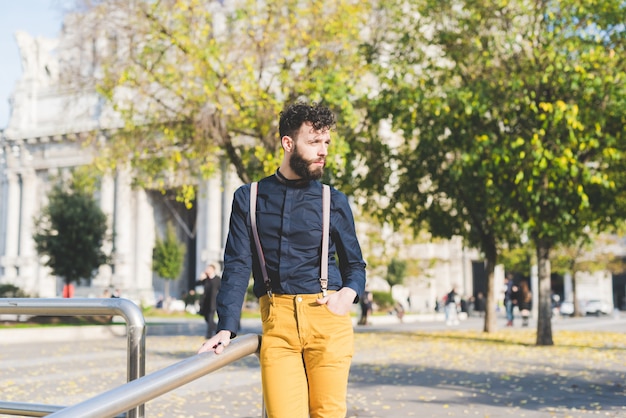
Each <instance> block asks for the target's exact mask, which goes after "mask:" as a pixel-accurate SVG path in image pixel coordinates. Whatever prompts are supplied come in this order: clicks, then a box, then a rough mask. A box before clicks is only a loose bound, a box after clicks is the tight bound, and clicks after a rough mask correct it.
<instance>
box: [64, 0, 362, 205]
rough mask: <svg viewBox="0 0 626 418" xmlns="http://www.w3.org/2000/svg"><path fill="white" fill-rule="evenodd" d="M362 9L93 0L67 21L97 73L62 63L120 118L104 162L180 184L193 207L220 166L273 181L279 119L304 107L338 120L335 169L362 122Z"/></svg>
mask: <svg viewBox="0 0 626 418" xmlns="http://www.w3.org/2000/svg"><path fill="white" fill-rule="evenodd" d="M368 9H369V5H368V2H354V1H348V0H340V1H336V0H333V1H330V0H307V1H277V0H269V1H265V2H257V1H255V0H242V1H236V2H216V1H209V0H177V1H174V0H163V1H158V2H151V1H133V2H128V1H126V0H110V1H105V2H104V1H103V2H96V3H95V6H92V7H91V8H88V10H89V11H88V13H78V14H77V15H76V16H74V18H75V19H81V21H82V23H81V25H78V28H76V30H77V33H75V34H74V36H75V38H76V39H77V40H78V41H79V43H80V45H79V46H78V48H79V49H82V50H83V51H85V54H84V55H85V56H91V55H93V56H94V57H93V59H94V61H95V63H94V64H92V65H91V66H90V67H89V68H92V67H93V68H94V70H93V71H86V70H85V68H86V65H85V64H86V63H84V62H81V61H80V60H79V59H77V60H74V61H71V60H68V64H71V63H72V62H74V63H75V64H76V66H75V68H73V69H71V70H69V71H67V74H68V76H69V79H70V80H69V82H70V83H71V84H73V85H77V83H78V81H77V80H80V81H81V83H80V84H81V85H83V86H94V85H95V86H96V89H97V92H98V93H99V94H100V95H102V97H104V98H105V99H106V101H107V102H108V103H109V104H110V105H111V106H112V108H113V110H114V111H115V113H116V115H118V116H119V118H121V120H120V123H112V126H111V127H112V128H115V129H111V130H109V131H107V135H108V136H109V138H108V140H107V141H106V143H105V144H104V145H105V148H104V150H103V151H102V153H101V157H102V159H101V160H100V162H99V163H100V165H101V166H102V167H114V166H115V165H117V164H120V163H126V162H128V161H130V163H131V165H132V167H133V169H134V174H135V176H136V180H137V182H138V184H140V185H141V186H149V187H152V188H161V189H167V188H173V187H181V188H180V190H181V191H182V193H181V198H182V199H184V200H185V201H186V202H190V201H191V200H192V199H193V196H194V191H195V189H194V187H193V186H194V185H195V182H196V181H197V179H198V177H199V176H204V177H206V176H209V175H211V174H212V173H214V172H215V171H216V168H218V167H219V162H220V159H221V158H224V157H225V158H226V159H227V161H228V162H229V163H230V164H231V166H232V167H233V168H234V169H235V170H236V172H237V174H238V176H239V178H240V179H241V180H242V181H244V182H249V181H250V180H251V179H253V178H257V177H259V176H260V175H263V174H268V173H273V172H274V171H275V169H276V168H277V167H278V164H279V162H280V158H279V155H280V151H281V149H280V146H279V145H280V141H279V138H278V127H277V116H278V112H279V111H280V109H281V108H282V106H283V104H284V103H285V102H291V101H294V100H296V99H307V100H312V101H321V102H324V103H325V104H326V105H328V106H329V107H331V108H332V109H333V110H334V111H335V112H336V113H337V115H338V119H339V123H338V125H339V126H341V129H340V130H338V132H337V135H336V136H335V137H334V138H333V146H334V148H335V150H334V152H333V155H334V156H335V157H334V158H333V159H329V161H328V164H329V166H330V167H333V169H334V170H338V171H339V170H341V168H343V164H342V162H343V155H344V154H345V151H346V149H347V148H348V143H347V142H346V141H345V140H344V138H345V135H344V133H343V129H345V130H346V131H350V130H351V129H353V128H354V127H355V125H356V123H357V117H356V115H355V112H354V109H353V104H352V102H351V99H352V98H353V97H355V96H357V90H358V88H359V85H362V84H363V83H362V79H361V76H362V75H363V74H364V71H365V70H364V68H365V67H364V65H363V63H362V61H361V58H360V56H359V55H358V53H357V52H358V48H359V45H360V43H361V42H360V37H361V35H362V33H363V29H364V28H365V27H366V22H365V19H366V18H367V17H368V16H369V15H368ZM72 27H73V26H72V25H68V28H72ZM68 38H69V36H68ZM89 40H91V41H92V42H89Z"/></svg>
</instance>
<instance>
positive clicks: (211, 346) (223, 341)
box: [198, 331, 230, 354]
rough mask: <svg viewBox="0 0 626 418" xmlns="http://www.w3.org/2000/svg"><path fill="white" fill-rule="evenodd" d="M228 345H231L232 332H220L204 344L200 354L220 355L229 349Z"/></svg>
mask: <svg viewBox="0 0 626 418" xmlns="http://www.w3.org/2000/svg"><path fill="white" fill-rule="evenodd" d="M228 344H230V331H220V332H218V333H217V334H215V335H214V336H213V337H211V338H209V339H208V340H206V341H205V342H204V344H202V346H201V347H200V349H199V350H198V354H200V353H206V352H207V351H213V352H214V353H215V354H220V353H221V352H222V351H224V349H225V348H226V347H228Z"/></svg>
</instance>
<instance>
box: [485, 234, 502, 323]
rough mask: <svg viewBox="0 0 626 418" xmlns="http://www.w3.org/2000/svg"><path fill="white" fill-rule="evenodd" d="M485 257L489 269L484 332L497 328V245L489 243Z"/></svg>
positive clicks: (486, 266)
mask: <svg viewBox="0 0 626 418" xmlns="http://www.w3.org/2000/svg"><path fill="white" fill-rule="evenodd" d="M486 247H487V250H486V251H485V258H486V260H487V262H486V265H485V269H486V270H487V297H486V303H485V324H484V327H483V331H484V332H494V331H495V330H496V304H497V300H496V292H495V282H496V280H495V273H494V272H495V268H496V262H497V259H498V253H497V250H496V247H495V245H487V246H486Z"/></svg>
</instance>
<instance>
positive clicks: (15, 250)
mask: <svg viewBox="0 0 626 418" xmlns="http://www.w3.org/2000/svg"><path fill="white" fill-rule="evenodd" d="M62 37H63V34H61V40H50V39H43V38H33V37H31V36H30V35H29V34H27V33H23V32H20V33H17V34H16V39H17V42H18V46H19V49H20V54H21V56H22V66H23V75H22V77H21V79H20V80H19V81H18V82H17V84H16V86H15V89H14V92H13V94H12V97H11V108H12V113H11V115H10V119H9V123H8V126H7V128H6V129H5V130H4V131H1V132H0V284H13V285H15V286H17V287H19V288H20V289H22V290H24V291H25V292H26V293H28V294H29V295H32V296H38V297H58V296H60V295H61V290H62V287H63V281H62V278H58V277H54V276H53V275H52V274H51V272H50V269H49V268H46V267H45V266H44V260H42V259H41V258H40V257H39V256H38V254H37V252H36V250H35V243H34V241H33V238H32V237H33V233H34V224H35V218H36V217H37V216H39V214H40V213H41V210H42V208H44V207H45V206H46V204H47V193H48V191H49V190H50V189H51V186H52V184H53V180H54V179H55V178H58V177H59V176H60V177H63V176H65V175H67V174H68V173H69V171H70V170H71V169H73V168H75V167H79V166H82V165H86V164H89V163H90V162H91V161H92V159H93V156H94V152H95V151H94V149H92V148H89V147H86V146H85V145H84V141H82V139H83V138H85V137H86V135H88V134H89V135H93V134H94V133H98V135H99V136H100V138H98V140H101V141H106V135H107V131H108V130H110V129H112V128H114V125H115V118H114V117H113V116H112V112H110V110H108V109H107V107H106V106H105V104H104V103H103V101H102V99H100V98H99V97H98V95H97V94H96V93H95V92H89V91H81V92H80V93H78V94H77V93H75V92H70V91H64V90H63V89H62V88H61V87H60V83H59V73H58V68H59V60H61V59H62V57H63V53H64V52H63V50H62V45H63V43H62ZM224 167H225V166H224ZM131 180H132V179H131V176H130V174H129V173H128V172H125V171H124V170H118V171H117V172H115V173H113V174H110V175H107V176H104V177H103V178H102V179H101V181H100V184H99V188H98V191H97V193H96V196H95V198H96V200H97V201H98V202H99V205H100V208H101V209H102V210H103V212H104V213H105V214H106V215H107V218H108V222H109V231H108V235H109V236H111V237H112V241H111V243H110V244H108V246H109V247H110V248H105V250H106V251H107V252H109V251H113V254H114V258H113V261H112V263H111V264H110V265H107V266H102V267H101V268H100V269H99V271H98V272H97V274H95V276H94V277H93V278H91V279H87V280H84V281H81V283H80V284H78V285H77V286H76V293H75V295H76V296H100V295H101V294H103V292H104V290H105V289H109V290H113V289H119V290H120V291H121V293H122V295H123V296H125V297H128V298H130V299H132V300H135V301H137V302H139V303H142V304H151V303H153V302H154V300H155V298H156V297H157V295H158V294H159V293H162V292H163V288H164V282H163V280H162V279H160V278H158V277H157V276H156V275H155V274H154V273H153V272H152V249H153V246H154V241H155V238H156V237H157V234H162V233H163V232H164V230H165V227H166V225H167V223H168V222H172V223H173V224H174V225H175V226H176V229H177V231H178V235H179V239H180V240H181V241H183V242H185V243H186V244H187V248H188V250H187V254H186V263H185V270H184V272H183V274H182V278H181V279H179V280H177V281H176V283H175V284H174V285H173V286H170V289H172V291H171V295H172V296H174V297H178V296H179V294H180V293H182V292H184V291H186V290H188V289H190V288H192V287H193V286H194V281H195V278H197V277H199V275H200V272H202V271H203V270H204V267H205V265H206V264H207V263H211V262H217V263H218V264H219V260H220V259H221V256H222V252H223V246H224V243H225V239H226V231H227V221H228V212H229V210H230V203H231V202H230V200H229V199H230V196H232V193H233V191H234V190H235V188H236V187H238V186H239V184H240V183H239V181H238V180H237V178H236V176H235V175H234V174H232V173H230V172H228V170H226V169H225V170H224V171H222V172H220V173H218V175H216V176H215V177H214V178H212V179H209V180H208V181H203V182H201V183H200V186H199V192H198V199H197V201H196V205H195V206H194V208H193V209H192V210H188V209H186V208H185V207H184V206H182V205H180V204H178V203H177V202H176V201H175V200H174V199H171V198H169V197H168V196H167V195H163V194H162V193H159V192H153V191H150V190H144V189H139V188H135V187H133V186H132V183H131ZM77 251H80V249H77Z"/></svg>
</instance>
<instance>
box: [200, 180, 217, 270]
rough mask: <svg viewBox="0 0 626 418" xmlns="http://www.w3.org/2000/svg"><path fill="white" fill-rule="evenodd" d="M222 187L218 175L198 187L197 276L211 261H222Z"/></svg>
mask: <svg viewBox="0 0 626 418" xmlns="http://www.w3.org/2000/svg"><path fill="white" fill-rule="evenodd" d="M222 194H223V192H222V187H221V184H220V178H219V177H218V176H214V177H211V178H210V179H208V180H206V181H204V182H202V183H201V186H200V187H199V188H198V199H197V201H196V204H197V205H198V212H197V225H198V230H197V235H196V237H197V238H196V254H198V257H197V258H196V277H200V274H201V273H202V272H203V271H204V269H205V267H206V265H207V264H209V263H216V264H218V265H219V263H220V262H221V261H222Z"/></svg>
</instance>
